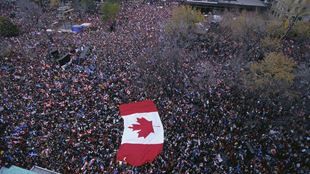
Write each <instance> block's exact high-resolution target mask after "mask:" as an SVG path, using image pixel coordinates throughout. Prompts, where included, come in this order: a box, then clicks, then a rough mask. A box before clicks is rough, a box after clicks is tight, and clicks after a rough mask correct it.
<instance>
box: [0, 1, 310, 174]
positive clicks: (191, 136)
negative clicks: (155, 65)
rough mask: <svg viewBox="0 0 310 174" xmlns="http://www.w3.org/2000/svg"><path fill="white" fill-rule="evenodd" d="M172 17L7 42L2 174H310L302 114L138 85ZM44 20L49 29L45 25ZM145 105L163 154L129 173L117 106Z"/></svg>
mask: <svg viewBox="0 0 310 174" xmlns="http://www.w3.org/2000/svg"><path fill="white" fill-rule="evenodd" d="M170 11H171V6H159V5H157V4H140V3H137V4H136V3H133V4H123V6H122V9H121V12H120V14H119V15H118V18H117V19H116V21H115V29H114V31H113V32H107V28H109V26H107V25H106V24H104V23H102V22H101V21H100V17H98V16H97V15H89V14H87V15H86V14H85V16H84V17H83V20H82V21H85V22H90V23H92V25H93V26H92V29H91V30H89V31H85V32H82V33H78V34H71V33H58V32H55V33H49V34H48V33H46V32H45V29H47V28H48V27H49V26H45V28H44V29H36V28H35V27H34V28H33V29H32V30H31V32H29V33H23V34H22V35H21V36H19V37H15V38H5V39H3V41H4V43H5V44H6V45H8V46H10V47H11V48H14V51H13V52H12V53H11V54H10V55H9V57H8V58H6V59H3V60H1V62H0V63H1V64H0V86H1V87H0V167H2V166H10V165H16V166H20V167H24V168H28V169H30V168H31V167H32V166H34V165H37V166H40V167H44V168H47V169H50V170H54V171H57V172H60V173H307V172H309V165H307V164H309V153H310V152H309V124H307V123H308V122H307V121H309V120H308V119H309V118H308V117H307V116H308V115H306V114H309V113H306V111H305V110H303V108H300V107H297V106H290V107H289V108H286V107H284V106H279V104H277V103H273V104H271V105H270V104H269V103H268V104H267V103H266V102H264V101H261V100H259V99H257V98H249V97H248V96H246V95H243V94H244V93H243V91H240V90H238V89H235V88H232V87H229V86H227V85H225V84H224V83H222V82H221V81H218V82H217V85H213V86H209V87H207V88H205V90H196V88H195V87H194V86H195V85H196V84H187V85H186V86H185V87H184V89H180V88H174V87H173V86H171V87H169V89H167V88H163V87H152V88H150V87H149V86H147V85H144V84H143V83H145V82H143V81H139V80H141V77H142V76H143V72H141V71H140V70H141V69H140V68H139V67H137V65H136V63H137V62H136V61H137V60H139V59H136V58H137V57H141V56H145V55H148V53H147V52H148V50H150V49H152V48H154V47H156V45H158V44H159V42H160V41H161V40H162V33H163V30H164V23H165V21H166V20H167V19H168V18H169V16H170ZM1 13H2V11H1ZM1 15H5V13H4V12H3V13H2V14H1ZM41 18H42V20H48V21H49V22H50V23H53V22H54V21H53V19H50V18H51V17H50V16H49V15H43V16H42V17H41ZM13 20H14V19H13ZM55 20H56V19H55ZM19 22H22V21H19ZM230 47H235V48H237V47H238V44H231V45H230V44H227V46H225V47H222V45H221V46H220V47H219V48H218V49H215V53H214V54H213V55H210V56H209V58H217V57H221V58H224V57H227V56H229V55H233V54H234V53H233V50H234V49H230ZM86 48H89V52H88V54H87V55H86V57H85V58H81V57H80V55H81V54H82V53H83V52H84V51H85V50H86ZM52 49H57V50H59V52H60V53H62V54H65V53H67V52H71V53H72V54H71V55H72V59H73V61H72V63H71V64H69V65H68V66H66V67H65V68H62V67H59V65H58V64H57V63H56V62H55V61H54V60H53V59H51V58H50V56H48V55H49V52H50V50H52ZM182 67H183V69H182V71H184V72H182V73H185V74H187V76H192V75H194V73H195V72H194V71H193V69H192V68H191V67H189V66H186V64H184V66H182ZM182 73H180V74H182ZM191 73H193V74H191ZM177 75H178V74H176V76H177ZM154 89H156V90H154ZM144 99H152V100H154V101H155V103H156V105H157V107H158V108H159V113H160V117H161V119H162V122H163V125H164V130H165V142H164V150H163V152H162V153H161V154H160V155H159V156H158V158H157V159H156V160H155V161H154V162H152V163H150V164H147V165H144V166H142V167H131V166H128V165H126V164H125V163H120V162H117V161H116V152H117V149H118V147H119V145H120V142H121V136H122V131H123V127H122V126H123V122H122V119H121V117H120V116H119V110H118V106H119V105H120V104H123V103H128V102H134V101H140V100H144ZM283 115H285V116H286V117H285V118H286V120H283V119H282V118H283ZM271 118H272V119H271Z"/></svg>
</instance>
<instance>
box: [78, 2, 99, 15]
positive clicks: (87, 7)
mask: <svg viewBox="0 0 310 174" xmlns="http://www.w3.org/2000/svg"><path fill="white" fill-rule="evenodd" d="M80 5H81V8H82V10H83V11H84V12H93V11H95V9H96V4H95V1H94V0H81V1H80Z"/></svg>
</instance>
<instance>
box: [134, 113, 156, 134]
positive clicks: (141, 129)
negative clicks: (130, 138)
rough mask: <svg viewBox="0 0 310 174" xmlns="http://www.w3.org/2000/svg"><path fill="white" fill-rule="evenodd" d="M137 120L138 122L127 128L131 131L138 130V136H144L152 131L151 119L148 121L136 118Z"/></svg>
mask: <svg viewBox="0 0 310 174" xmlns="http://www.w3.org/2000/svg"><path fill="white" fill-rule="evenodd" d="M137 122H138V123H139V124H132V125H131V126H129V127H128V128H130V129H132V130H133V131H136V130H138V138H140V137H144V138H146V137H147V136H148V135H149V134H150V133H152V132H153V133H154V129H153V125H152V121H148V120H147V119H145V118H143V117H142V118H137Z"/></svg>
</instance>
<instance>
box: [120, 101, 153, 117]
mask: <svg viewBox="0 0 310 174" xmlns="http://www.w3.org/2000/svg"><path fill="white" fill-rule="evenodd" d="M119 110H120V115H121V116H122V117H123V116H126V115H130V114H134V113H143V112H157V108H156V106H155V104H154V102H153V101H152V100H144V101H141V102H136V103H129V104H122V105H120V106H119Z"/></svg>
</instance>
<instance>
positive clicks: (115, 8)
mask: <svg viewBox="0 0 310 174" xmlns="http://www.w3.org/2000/svg"><path fill="white" fill-rule="evenodd" d="M120 8H121V7H120V4H119V2H117V1H107V2H105V3H104V4H102V6H101V13H102V20H103V21H113V20H114V19H115V18H116V16H117V14H118V12H119V10H120Z"/></svg>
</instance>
